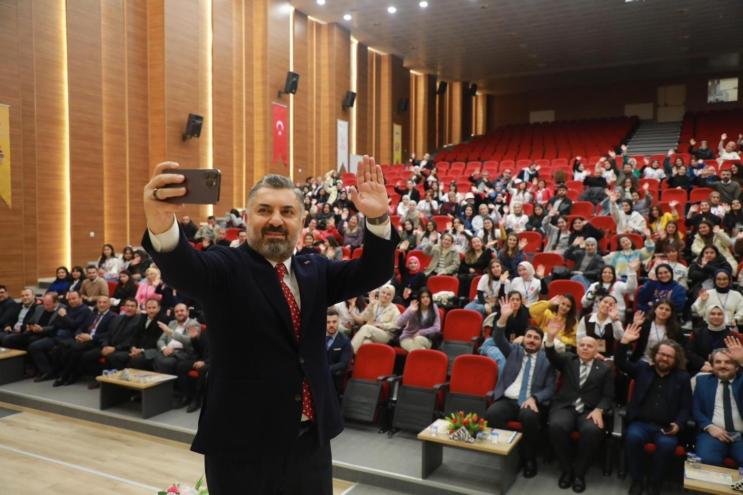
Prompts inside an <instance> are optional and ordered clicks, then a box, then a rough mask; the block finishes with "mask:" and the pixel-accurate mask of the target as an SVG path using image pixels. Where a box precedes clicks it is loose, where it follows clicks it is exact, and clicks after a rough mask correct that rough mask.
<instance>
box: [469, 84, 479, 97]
mask: <svg viewBox="0 0 743 495" xmlns="http://www.w3.org/2000/svg"><path fill="white" fill-rule="evenodd" d="M467 90H468V91H469V94H470V96H475V95H476V94H477V84H475V83H472V84H470V87H469V88H467Z"/></svg>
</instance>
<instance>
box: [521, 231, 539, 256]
mask: <svg viewBox="0 0 743 495" xmlns="http://www.w3.org/2000/svg"><path fill="white" fill-rule="evenodd" d="M519 239H526V241H527V243H526V246H525V247H524V252H527V253H536V252H538V251H541V250H542V234H540V233H539V232H533V231H531V230H529V231H526V232H521V233H519Z"/></svg>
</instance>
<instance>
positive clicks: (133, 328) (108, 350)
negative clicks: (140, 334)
mask: <svg viewBox="0 0 743 495" xmlns="http://www.w3.org/2000/svg"><path fill="white" fill-rule="evenodd" d="M142 317H143V315H141V314H139V311H138V306H137V301H136V300H135V299H134V298H127V299H124V301H123V302H122V304H121V314H119V316H118V317H117V318H116V320H115V321H114V322H113V323H111V326H110V330H109V331H108V332H106V334H105V335H104V336H103V337H102V338H101V346H100V347H95V348H93V349H90V350H88V351H85V353H83V355H82V358H81V365H82V369H83V371H84V372H85V373H86V374H89V375H98V374H99V373H100V372H101V370H102V369H103V367H102V365H101V364H100V363H99V360H100V358H102V357H105V358H107V359H108V357H109V356H111V355H112V354H114V353H116V352H125V351H128V350H129V348H130V347H131V345H132V341H133V339H134V336H135V335H136V333H137V328H139V325H140V324H141V321H142V320H141V318H142ZM108 367H109V368H113V363H108ZM117 369H118V368H117ZM99 386H100V383H98V382H97V381H95V380H94V381H92V382H91V383H90V384H89V385H88V388H90V389H94V388H98V387H99Z"/></svg>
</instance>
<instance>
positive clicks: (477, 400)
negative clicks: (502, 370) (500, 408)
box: [444, 355, 498, 416]
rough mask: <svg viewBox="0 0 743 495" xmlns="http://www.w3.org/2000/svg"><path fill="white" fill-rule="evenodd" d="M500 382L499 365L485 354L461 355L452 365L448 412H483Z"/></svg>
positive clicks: (480, 413) (447, 401) (445, 410)
mask: <svg viewBox="0 0 743 495" xmlns="http://www.w3.org/2000/svg"><path fill="white" fill-rule="evenodd" d="M497 382H498V365H497V364H496V362H495V361H493V360H492V359H490V358H489V357H485V356H474V355H471V356H464V355H463V356H458V357H457V358H456V359H455V360H454V364H453V365H452V369H451V379H450V382H449V392H448V393H447V394H446V401H445V402H444V414H446V415H448V414H450V413H452V412H455V411H467V412H471V413H475V414H477V415H478V416H483V415H484V414H485V411H487V408H488V406H489V405H490V403H491V402H492V394H493V390H495V384H496V383H497Z"/></svg>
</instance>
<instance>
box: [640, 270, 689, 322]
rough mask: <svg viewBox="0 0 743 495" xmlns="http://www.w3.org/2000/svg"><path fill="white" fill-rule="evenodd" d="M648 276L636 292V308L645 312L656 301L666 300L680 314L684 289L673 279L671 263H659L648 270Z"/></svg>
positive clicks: (684, 303) (684, 299) (683, 299)
mask: <svg viewBox="0 0 743 495" xmlns="http://www.w3.org/2000/svg"><path fill="white" fill-rule="evenodd" d="M648 277H649V278H650V280H648V281H647V282H645V283H644V284H643V285H642V287H640V290H639V291H638V292H637V309H639V310H640V311H646V312H647V311H650V308H651V307H652V306H655V304H656V303H657V302H658V301H668V302H670V303H671V304H672V305H673V307H674V309H675V310H676V312H677V313H679V314H681V312H682V311H683V310H684V306H685V305H686V289H685V288H684V287H682V286H681V284H679V283H678V282H676V281H675V280H673V268H671V265H669V264H667V263H659V264H658V265H656V266H655V267H654V268H653V269H652V270H650V272H648Z"/></svg>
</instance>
